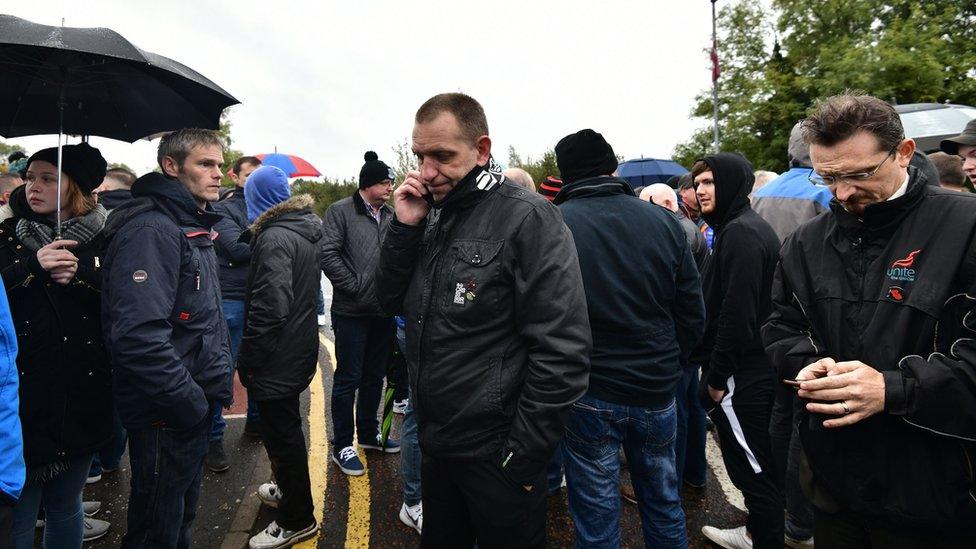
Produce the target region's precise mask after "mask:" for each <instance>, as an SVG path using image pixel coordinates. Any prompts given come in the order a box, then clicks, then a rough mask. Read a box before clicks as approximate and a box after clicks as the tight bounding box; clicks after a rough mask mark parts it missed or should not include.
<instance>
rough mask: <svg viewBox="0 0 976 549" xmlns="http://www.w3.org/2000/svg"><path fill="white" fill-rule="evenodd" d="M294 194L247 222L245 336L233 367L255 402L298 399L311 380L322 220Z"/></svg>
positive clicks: (307, 198) (316, 346) (309, 200)
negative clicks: (248, 257) (248, 258)
mask: <svg viewBox="0 0 976 549" xmlns="http://www.w3.org/2000/svg"><path fill="white" fill-rule="evenodd" d="M313 205H314V201H313V200H312V197H311V196H309V195H307V194H300V195H296V196H293V197H291V198H290V199H288V200H286V201H285V202H282V203H281V204H278V205H277V206H275V207H273V208H271V209H270V210H268V211H266V212H265V213H263V214H262V215H261V216H260V217H258V218H257V219H256V220H255V221H254V225H253V226H252V227H251V230H250V232H249V233H246V234H247V235H248V237H249V238H250V241H251V245H252V247H253V250H254V253H253V255H251V265H250V270H249V272H248V275H247V300H246V302H245V316H244V318H245V321H244V338H243V339H242V340H241V352H240V358H239V359H238V361H237V366H238V371H239V373H240V376H241V383H243V384H244V386H246V387H247V390H248V396H249V397H251V398H253V399H255V400H273V399H277V398H285V397H289V396H293V395H297V394H298V393H301V392H302V391H304V390H305V388H306V387H308V384H309V383H310V382H311V381H312V377H313V376H314V375H315V368H316V364H317V363H318V357H319V337H318V336H319V326H318V321H317V319H316V317H317V315H318V295H317V292H319V282H320V280H321V275H320V274H319V247H320V246H321V243H320V241H321V240H322V222H321V221H319V218H318V217H317V216H316V215H315V214H314V213H312V210H311V208H312V206H313Z"/></svg>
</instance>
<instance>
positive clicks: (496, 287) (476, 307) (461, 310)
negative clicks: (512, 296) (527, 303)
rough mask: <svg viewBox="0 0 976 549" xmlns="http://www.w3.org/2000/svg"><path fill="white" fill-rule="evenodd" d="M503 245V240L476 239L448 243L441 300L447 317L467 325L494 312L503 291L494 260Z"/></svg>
mask: <svg viewBox="0 0 976 549" xmlns="http://www.w3.org/2000/svg"><path fill="white" fill-rule="evenodd" d="M504 244H505V241H504V240H479V239H459V240H455V241H454V242H453V243H452V244H451V250H450V255H449V257H450V261H449V264H450V267H449V269H450V270H449V272H448V276H447V277H446V279H445V281H444V283H443V286H442V288H443V290H442V292H443V295H442V299H441V304H442V310H443V311H444V313H445V316H446V317H447V318H448V319H449V320H452V321H455V322H457V323H460V324H461V325H469V324H472V323H476V322H479V321H481V320H483V319H484V318H485V317H486V316H488V317H494V316H495V315H496V313H497V310H498V307H499V305H500V302H501V301H502V300H503V299H504V296H505V294H506V291H505V288H504V284H503V281H502V280H501V278H502V275H501V261H499V260H498V257H499V255H500V254H501V251H502V248H503V246H504ZM462 327H463V326H462Z"/></svg>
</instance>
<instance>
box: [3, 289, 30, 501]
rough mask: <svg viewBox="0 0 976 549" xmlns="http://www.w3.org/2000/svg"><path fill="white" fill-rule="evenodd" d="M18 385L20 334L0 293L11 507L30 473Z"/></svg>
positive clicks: (6, 486)
mask: <svg viewBox="0 0 976 549" xmlns="http://www.w3.org/2000/svg"><path fill="white" fill-rule="evenodd" d="M17 385H18V378H17V335H16V333H15V332H14V323H13V319H12V318H11V316H10V307H9V305H8V304H7V293H6V292H3V291H0V501H2V502H3V503H11V504H12V503H14V502H16V501H17V499H18V498H20V492H21V490H23V489H24V477H25V475H26V474H27V473H26V468H25V466H24V440H23V438H22V436H21V429H20V400H19V398H18V392H17Z"/></svg>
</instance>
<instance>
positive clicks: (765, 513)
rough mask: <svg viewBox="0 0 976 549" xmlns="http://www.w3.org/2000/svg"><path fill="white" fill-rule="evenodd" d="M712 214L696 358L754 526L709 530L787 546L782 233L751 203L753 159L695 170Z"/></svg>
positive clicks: (732, 544)
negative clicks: (781, 471) (774, 303)
mask: <svg viewBox="0 0 976 549" xmlns="http://www.w3.org/2000/svg"><path fill="white" fill-rule="evenodd" d="M691 173H692V177H693V178H694V181H695V187H696V194H697V195H698V202H699V203H700V204H701V211H702V217H703V218H704V219H705V222H706V223H708V225H709V226H710V227H712V228H713V229H714V230H715V240H714V242H713V245H712V253H711V255H710V256H709V257H708V259H707V260H706V261H705V265H704V268H703V269H702V293H703V294H704V297H705V309H706V311H707V316H708V324H707V326H706V328H705V336H704V338H703V339H702V343H701V345H699V347H698V348H697V349H696V350H695V352H694V353H693V355H692V363H695V364H701V365H702V383H701V385H702V390H701V396H702V405H703V406H704V407H705V410H706V411H708V414H709V417H711V418H712V421H713V422H714V423H715V426H716V428H717V429H718V434H719V442H720V445H721V448H722V459H723V461H724V462H725V467H726V469H728V472H729V477H731V478H732V482H733V484H735V486H736V487H737V488H738V489H739V490H741V491H742V494H743V496H745V503H746V508H747V509H748V511H749V517H748V519H746V525H745V526H740V527H739V528H734V529H729V530H719V529H717V528H714V527H712V526H705V527H703V528H702V533H703V534H704V535H705V537H707V538H708V539H710V540H712V541H713V542H715V543H716V544H718V545H719V546H721V547H726V548H728V549H739V548H747V547H753V546H755V547H760V548H762V547H776V548H777V549H781V548H782V547H783V500H782V498H781V497H780V491H779V489H778V488H777V484H776V481H775V465H774V460H773V456H772V448H771V444H770V438H769V420H770V414H771V413H772V407H773V398H774V394H775V387H776V378H775V376H774V373H773V369H772V367H771V366H770V365H769V362H768V361H767V360H766V355H765V353H764V350H763V344H762V340H761V338H760V333H759V328H760V325H761V323H762V322H763V321H764V320H765V319H766V317H767V316H769V313H770V310H771V305H770V288H771V286H772V282H773V272H774V270H775V268H776V261H777V258H778V254H779V239H778V238H777V237H776V233H775V232H774V231H773V228H772V227H770V226H769V223H767V222H766V221H764V220H763V219H762V218H761V217H759V215H758V214H756V213H755V212H754V211H753V210H752V208H751V207H750V205H749V192H750V191H751V190H752V183H753V180H754V178H753V169H752V165H751V164H750V163H749V161H748V160H746V159H745V158H744V157H742V155H740V154H737V153H719V154H716V155H714V156H709V157H706V158H705V159H704V160H699V161H698V162H696V163H695V165H694V166H693V167H692V170H691Z"/></svg>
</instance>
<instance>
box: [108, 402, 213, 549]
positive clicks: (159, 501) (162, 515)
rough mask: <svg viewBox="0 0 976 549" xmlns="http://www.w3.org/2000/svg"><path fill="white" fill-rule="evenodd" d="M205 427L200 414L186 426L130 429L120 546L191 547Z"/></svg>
mask: <svg viewBox="0 0 976 549" xmlns="http://www.w3.org/2000/svg"><path fill="white" fill-rule="evenodd" d="M210 427H211V422H210V421H207V420H206V418H205V419H204V420H203V421H201V422H200V423H199V424H197V425H195V426H193V427H190V428H189V429H170V428H167V427H148V428H145V429H132V430H130V431H129V462H130V464H131V466H132V479H131V482H130V490H129V509H128V524H127V527H128V529H127V531H126V534H125V537H124V538H122V547H123V548H126V549H136V548H142V547H166V548H180V549H184V548H186V549H188V548H189V547H190V545H191V542H190V532H191V529H192V526H193V519H194V518H196V513H197V500H198V499H199V496H200V479H201V478H202V476H203V458H204V456H205V455H206V454H207V447H208V445H209V438H210Z"/></svg>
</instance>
